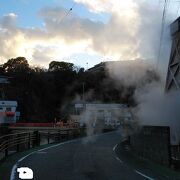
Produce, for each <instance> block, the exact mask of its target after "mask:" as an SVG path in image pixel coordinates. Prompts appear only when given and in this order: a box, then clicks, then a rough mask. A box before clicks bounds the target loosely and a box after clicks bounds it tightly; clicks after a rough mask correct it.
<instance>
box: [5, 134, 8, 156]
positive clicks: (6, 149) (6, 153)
mask: <svg viewBox="0 0 180 180" xmlns="http://www.w3.org/2000/svg"><path fill="white" fill-rule="evenodd" d="M6 141H7V144H6V146H5V157H7V156H8V146H9V138H8V137H6Z"/></svg>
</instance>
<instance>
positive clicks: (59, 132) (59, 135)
mask: <svg viewBox="0 0 180 180" xmlns="http://www.w3.org/2000/svg"><path fill="white" fill-rule="evenodd" d="M58 141H59V142H60V141H61V131H60V130H59V131H58Z"/></svg>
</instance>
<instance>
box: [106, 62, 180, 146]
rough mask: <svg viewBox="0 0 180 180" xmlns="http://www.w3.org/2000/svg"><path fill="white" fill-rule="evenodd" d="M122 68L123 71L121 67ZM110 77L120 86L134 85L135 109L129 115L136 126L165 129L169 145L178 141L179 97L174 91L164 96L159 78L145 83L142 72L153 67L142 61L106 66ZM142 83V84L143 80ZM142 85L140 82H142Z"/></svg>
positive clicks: (144, 73)
mask: <svg viewBox="0 0 180 180" xmlns="http://www.w3.org/2000/svg"><path fill="white" fill-rule="evenodd" d="M125 66H126V68H125ZM107 69H108V72H109V75H110V77H112V78H113V79H114V80H115V81H116V83H117V84H118V83H124V86H129V85H136V91H135V94H134V99H135V100H136V102H137V106H136V107H135V108H134V109H133V113H134V115H135V117H136V120H137V121H138V123H139V125H140V126H141V125H153V126H169V127H170V130H171V143H172V144H177V143H179V142H180V123H179V118H180V111H179V107H180V94H179V92H177V91H174V92H169V93H165V91H164V86H165V85H164V82H162V80H161V79H159V80H157V79H155V80H154V81H146V80H147V78H145V79H144V77H145V76H146V72H147V71H149V70H153V66H151V65H148V64H147V63H145V64H144V62H143V61H142V62H140V61H139V62H138V61H135V62H133V63H129V64H127V63H124V62H123V63H120V62H119V63H115V64H107ZM144 80H145V81H146V82H143V81H144ZM142 82H143V83H142Z"/></svg>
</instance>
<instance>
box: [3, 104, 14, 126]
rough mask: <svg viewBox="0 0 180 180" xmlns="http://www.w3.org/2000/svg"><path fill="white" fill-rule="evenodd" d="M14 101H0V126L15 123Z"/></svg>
mask: <svg viewBox="0 0 180 180" xmlns="http://www.w3.org/2000/svg"><path fill="white" fill-rule="evenodd" d="M16 108H17V102H16V101H0V124H2V123H15V122H16Z"/></svg>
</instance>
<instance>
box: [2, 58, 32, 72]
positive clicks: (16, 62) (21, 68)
mask: <svg viewBox="0 0 180 180" xmlns="http://www.w3.org/2000/svg"><path fill="white" fill-rule="evenodd" d="M3 69H4V71H5V72H7V73H18V72H21V73H22V72H28V71H29V70H30V68H29V64H28V61H27V60H26V58H25V57H17V58H12V59H9V60H8V61H7V62H6V63H5V64H4V65H3Z"/></svg>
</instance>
